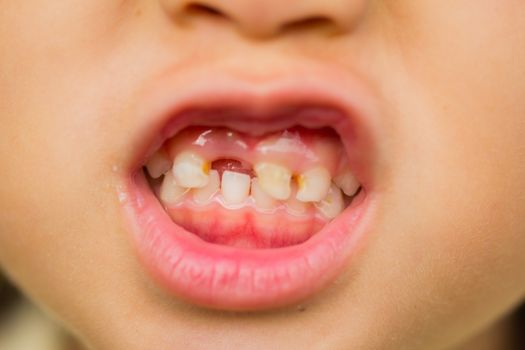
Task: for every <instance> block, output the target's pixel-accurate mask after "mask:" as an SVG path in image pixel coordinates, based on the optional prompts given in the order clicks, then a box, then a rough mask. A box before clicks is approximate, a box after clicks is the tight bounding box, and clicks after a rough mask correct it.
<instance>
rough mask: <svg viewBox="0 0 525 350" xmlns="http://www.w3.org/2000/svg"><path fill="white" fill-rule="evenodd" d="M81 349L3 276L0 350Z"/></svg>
mask: <svg viewBox="0 0 525 350" xmlns="http://www.w3.org/2000/svg"><path fill="white" fill-rule="evenodd" d="M77 349H78V350H80V349H81V348H80V347H79V345H78V344H77V343H76V342H75V341H74V340H73V339H72V338H71V337H70V336H68V335H67V334H66V333H65V332H63V331H62V330H61V329H60V327H59V326H58V325H57V324H55V323H54V322H53V321H52V320H50V319H49V318H48V317H47V316H46V315H44V314H43V313H42V312H41V311H40V310H39V309H38V308H37V307H35V306H34V305H33V304H32V303H31V302H29V301H28V300H27V299H26V298H24V297H23V296H22V295H21V294H20V293H19V292H18V291H17V290H16V288H14V287H13V286H12V285H11V284H10V283H9V282H8V281H7V279H6V278H5V277H4V276H2V274H1V273H0V350H77Z"/></svg>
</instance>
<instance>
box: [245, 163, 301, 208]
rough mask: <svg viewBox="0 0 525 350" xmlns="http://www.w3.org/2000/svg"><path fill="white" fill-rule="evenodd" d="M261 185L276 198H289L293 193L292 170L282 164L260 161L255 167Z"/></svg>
mask: <svg viewBox="0 0 525 350" xmlns="http://www.w3.org/2000/svg"><path fill="white" fill-rule="evenodd" d="M254 170H255V173H256V174H257V178H258V179H259V185H260V186H261V188H262V189H263V190H264V191H265V192H266V193H268V194H269V195H270V196H272V197H273V198H275V199H280V200H287V199H288V198H289V197H290V194H291V180H292V172H291V171H290V170H289V169H288V168H286V167H283V166H281V165H278V164H273V163H266V162H263V163H258V164H255V167H254Z"/></svg>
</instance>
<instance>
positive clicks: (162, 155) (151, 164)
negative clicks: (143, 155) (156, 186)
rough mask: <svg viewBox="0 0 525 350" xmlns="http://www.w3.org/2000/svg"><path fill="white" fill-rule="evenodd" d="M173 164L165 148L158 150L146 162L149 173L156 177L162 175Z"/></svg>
mask: <svg viewBox="0 0 525 350" xmlns="http://www.w3.org/2000/svg"><path fill="white" fill-rule="evenodd" d="M171 166H172V163H171V160H170V159H169V158H168V155H167V154H166V152H164V151H163V150H160V151H158V152H156V153H155V154H154V155H153V156H152V157H151V158H150V160H148V162H147V163H146V169H147V170H148V174H149V175H150V176H151V177H152V178H154V179H158V178H159V177H161V176H162V175H163V174H164V173H165V172H167V171H168V170H170V168H171Z"/></svg>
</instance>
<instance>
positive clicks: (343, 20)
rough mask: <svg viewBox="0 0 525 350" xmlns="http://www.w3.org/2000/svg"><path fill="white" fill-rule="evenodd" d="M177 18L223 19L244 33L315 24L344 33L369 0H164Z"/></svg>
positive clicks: (258, 34)
mask: <svg viewBox="0 0 525 350" xmlns="http://www.w3.org/2000/svg"><path fill="white" fill-rule="evenodd" d="M161 1H162V3H163V7H164V9H166V11H167V12H168V13H169V14H170V16H172V17H173V18H174V19H176V20H180V21H181V22H184V21H187V20H199V21H206V20H213V19H221V20H223V21H226V22H227V23H229V24H230V25H232V26H234V27H236V29H237V30H239V31H240V32H241V33H243V34H245V35H248V36H253V37H271V36H275V35H278V34H280V33H282V32H287V31H294V30H295V31H297V30H305V29H313V28H317V29H320V28H323V29H328V30H329V31H330V32H335V33H342V32H345V31H348V30H349V29H351V28H352V27H353V26H355V24H356V22H357V21H358V19H359V17H360V15H361V14H363V13H364V11H365V8H366V4H367V2H368V1H367V0H161Z"/></svg>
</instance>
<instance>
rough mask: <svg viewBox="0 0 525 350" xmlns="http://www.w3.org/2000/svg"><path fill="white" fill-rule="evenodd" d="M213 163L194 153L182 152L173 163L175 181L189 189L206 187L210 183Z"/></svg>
mask: <svg viewBox="0 0 525 350" xmlns="http://www.w3.org/2000/svg"><path fill="white" fill-rule="evenodd" d="M210 167H211V163H210V162H208V161H207V160H205V159H204V158H202V157H201V156H199V155H197V154H195V153H192V152H182V153H180V154H179V155H177V157H175V160H174V161H173V169H172V171H173V175H174V176H175V181H177V183H178V184H179V185H180V186H182V187H187V188H201V187H205V186H206V185H207V184H208V182H209V180H210V179H209V173H210Z"/></svg>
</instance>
